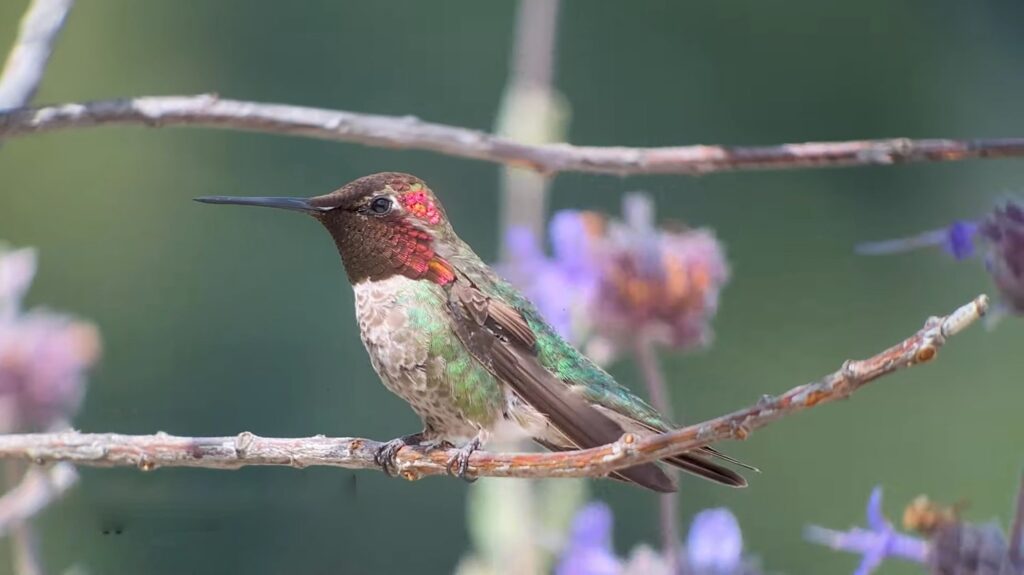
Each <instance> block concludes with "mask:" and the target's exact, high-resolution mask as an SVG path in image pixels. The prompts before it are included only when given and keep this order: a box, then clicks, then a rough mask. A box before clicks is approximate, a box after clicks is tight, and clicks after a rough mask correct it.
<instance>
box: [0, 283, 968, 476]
mask: <svg viewBox="0 0 1024 575" xmlns="http://www.w3.org/2000/svg"><path fill="white" fill-rule="evenodd" d="M987 307H988V300H987V298H986V297H985V296H979V297H978V298H977V299H975V300H974V301H972V302H970V303H968V304H966V305H964V306H962V307H961V308H959V309H957V310H956V311H954V312H953V313H952V314H950V315H948V316H946V317H942V318H931V319H929V320H928V321H927V322H926V323H925V326H924V327H923V328H922V329H920V330H919V331H918V332H917V333H915V334H914V335H912V336H910V337H909V338H907V339H905V340H903V341H901V342H900V343H898V344H896V345H894V346H892V347H890V348H889V349H887V350H885V351H882V352H880V353H878V354H876V355H874V356H872V357H870V358H868V359H864V360H859V361H847V362H846V363H845V364H843V367H842V368H841V369H840V370H839V371H836V372H835V373H832V374H830V375H828V376H826V377H824V378H822V379H821V380H819V381H816V382H813V383H809V384H806V385H801V386H798V387H795V388H793V389H791V390H789V391H787V392H786V393H784V394H782V395H779V396H777V397H770V396H764V397H762V398H761V400H760V401H758V402H757V403H756V404H755V405H753V406H750V407H747V408H745V409H741V410H739V411H735V412H733V413H730V414H728V415H723V416H721V417H717V418H715V419H711V420H708V421H705V422H703V423H698V424H696V425H691V426H689V427H685V428H682V429H678V430H675V431H671V432H667V433H662V434H659V435H651V436H647V437H642V438H638V437H633V436H631V435H628V434H627V435H626V436H623V437H622V438H621V439H620V440H619V441H617V442H615V443H612V444H609V445H604V446H601V447H596V448H593V449H586V450H580V451H567V452H562V453H486V452H477V453H474V454H473V455H472V457H471V458H470V467H469V474H470V475H472V476H492V477H597V476H602V475H606V474H608V473H609V472H611V471H614V470H616V469H622V468H624V467H630V466H632V465H637V464H640V463H646V462H651V461H656V460H658V459H662V458H665V457H668V456H672V455H677V454H679V453H682V452H684V451H689V450H692V449H695V448H697V447H700V446H703V445H708V444H710V443H714V442H716V441H721V440H724V439H743V438H745V437H747V435H749V434H750V432H751V431H753V430H754V429H757V428H759V427H762V426H764V425H767V424H768V423H771V422H772V421H775V420H776V419H780V418H782V417H784V416H787V415H791V414H793V413H796V412H798V411H803V410H805V409H809V408H811V407H814V406H816V405H821V404H823V403H827V402H830V401H835V400H837V399H842V398H845V397H847V396H849V395H850V394H852V393H853V392H854V391H856V390H857V389H859V388H861V387H863V386H864V385H866V384H868V383H870V382H872V381H874V380H876V379H878V378H879V377H882V376H884V375H887V374H890V373H893V372H895V371H897V370H899V369H902V368H904V367H910V366H914V365H917V364H919V363H923V362H926V361H929V360H931V359H932V358H934V357H935V354H936V353H937V351H938V348H939V347H941V346H942V345H943V344H944V343H945V341H946V338H948V337H951V336H953V335H955V334H957V333H959V332H960V331H961V330H963V329H965V328H966V327H968V326H969V325H971V324H972V323H974V322H975V321H976V320H977V319H978V318H979V317H981V316H982V315H983V314H984V313H985V311H986V309H987ZM380 446H381V444H380V443H378V442H375V441H370V440H368V439H357V438H356V439H354V438H327V437H323V436H317V437H310V438H302V439H272V438H263V437H258V436H256V435H253V434H251V433H248V432H246V433H242V434H239V435H238V436H237V437H176V436H172V435H167V434H165V433H158V434H156V435H142V436H131V435H116V434H83V433H77V432H66V433H48V434H47V433H44V434H35V435H33V434H26V435H7V436H0V458H22V459H29V460H31V461H35V462H37V463H46V462H50V461H69V462H71V463H75V464H79V465H93V466H137V467H139V468H140V469H143V470H150V469H154V468H156V467H206V468H214V469H236V468H239V467H243V466H247V465H286V466H291V467H306V466H310V465H329V466H336V467H346V468H350V469H371V468H377V465H376V464H375V463H374V454H375V453H376V450H377V448H379V447H380ZM452 454H453V452H451V451H447V450H443V449H435V450H425V449H420V448H414V447H405V448H402V450H401V451H399V453H398V457H397V468H398V470H399V472H400V473H401V474H402V476H404V477H406V478H407V479H416V478H419V477H422V476H425V475H439V474H443V473H445V472H446V464H447V461H448V458H449V457H450V456H451V455H452Z"/></svg>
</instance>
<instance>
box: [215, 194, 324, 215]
mask: <svg viewBox="0 0 1024 575" xmlns="http://www.w3.org/2000/svg"><path fill="white" fill-rule="evenodd" d="M195 201H197V202H200V203H203V204H236V205H239V206H262V207H265V208H280V209H282V210H292V211H295V212H305V213H307V214H318V213H322V212H328V211H330V208H321V207H319V206H314V205H313V204H311V203H309V200H308V199H306V198H283V197H281V198H253V197H246V196H203V197H201V198H195Z"/></svg>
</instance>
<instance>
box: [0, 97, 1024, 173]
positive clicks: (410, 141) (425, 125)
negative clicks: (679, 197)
mask: <svg viewBox="0 0 1024 575" xmlns="http://www.w3.org/2000/svg"><path fill="white" fill-rule="evenodd" d="M106 124H137V125H144V126H150V127H160V126H205V127H213V128H222V129H228V130H243V131H250V132H266V133H272V134H289V135H298V136H305V137H309V138H319V139H324V140H334V141H340V142H354V143H357V144H363V145H367V146H380V147H387V148H408V149H416V150H429V151H433V152H438V153H441V154H447V155H449V156H456V157H461V158H472V159H476V160H485V161H489V162H496V163H501V164H510V165H515V166H521V167H527V168H532V169H535V170H538V171H541V172H545V173H551V174H553V173H557V172H596V173H608V174H619V175H629V174H706V173H712V172H725V171H737V170H764V169H796V168H816V167H829V166H864V165H873V164H883V165H884V164H894V163H900V162H940V161H955V160H966V159H972V158H1003V157H1020V156H1024V138H1003V139H980V140H910V139H906V138H894V139H885V140H855V141H849V142H809V143H803V144H782V145H778V146H760V147H734V146H701V145H696V146H669V147H661V148H628V147H622V146H609V147H600V146H573V145H570V144H540V145H528V144H522V143H518V142H514V141H512V140H509V139H506V138H501V137H498V136H493V135H491V134H488V133H485V132H481V131H477V130H469V129H466V128H457V127H453V126H446V125H443V124H434V123H431V122H424V121H422V120H420V119H418V118H416V117H414V116H401V117H397V116H379V115H373V114H360V113H356V112H345V111H340V110H326V109H322V108H309V107H305V106H289V105H282V104H263V103H257V102H242V101H237V100H226V99H221V98H218V97H217V96H215V95H198V96H160V97H144V98H132V99H123V100H104V101H98V102H87V103H76V104H61V105H56V106H47V107H42V108H34V109H22V110H12V111H7V112H2V113H0V138H10V137H13V136H21V135H26V134H31V133H38V132H50V131H56V130H62V129H70V128H86V127H92V126H101V125H106Z"/></svg>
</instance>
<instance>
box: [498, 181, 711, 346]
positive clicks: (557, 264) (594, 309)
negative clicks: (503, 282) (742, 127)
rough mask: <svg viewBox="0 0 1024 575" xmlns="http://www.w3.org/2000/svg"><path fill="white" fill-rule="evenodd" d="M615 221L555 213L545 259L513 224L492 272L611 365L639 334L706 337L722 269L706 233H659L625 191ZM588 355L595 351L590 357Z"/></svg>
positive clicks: (645, 200) (682, 339)
mask: <svg viewBox="0 0 1024 575" xmlns="http://www.w3.org/2000/svg"><path fill="white" fill-rule="evenodd" d="M623 214H624V219H623V220H614V219H609V218H606V217H604V216H601V215H598V214H596V213H593V212H578V211H562V212H558V213H557V214H555V216H554V218H553V219H552V221H551V225H550V236H551V243H552V252H553V255H552V256H551V257H547V256H545V255H544V253H543V251H542V250H541V248H540V246H539V244H538V241H537V240H536V238H534V237H533V236H531V235H530V233H529V232H528V231H526V230H523V229H513V230H511V231H510V232H509V235H508V236H507V238H506V242H507V246H508V251H509V253H510V256H509V258H508V260H507V261H506V262H504V263H503V264H502V265H499V266H498V271H499V273H501V274H502V275H504V276H505V277H506V278H508V279H509V281H511V282H512V283H513V284H514V285H516V286H517V287H518V288H520V289H521V290H523V292H524V294H525V295H526V296H527V297H528V298H530V300H532V301H533V302H534V303H535V304H536V305H537V308H538V309H539V310H540V312H541V314H542V315H543V316H544V317H545V319H546V320H547V321H548V322H549V323H550V324H551V325H552V327H554V328H555V329H556V330H557V331H558V333H559V334H560V335H562V336H563V337H565V338H566V339H568V340H569V341H571V342H573V343H575V344H577V345H581V346H583V345H586V347H587V351H588V353H592V354H596V355H597V357H596V359H598V361H599V362H602V363H606V362H607V361H610V360H611V359H612V358H613V357H614V356H615V355H616V354H617V353H618V351H619V349H620V348H622V347H623V346H624V345H626V344H629V343H630V342H632V341H635V338H636V336H637V334H638V333H642V334H644V335H645V336H646V337H649V338H650V339H652V340H653V341H654V342H656V343H660V344H663V345H668V346H671V347H675V348H678V349H692V348H695V347H699V346H702V345H706V344H707V343H709V342H710V340H711V328H710V320H711V318H712V317H713V316H714V314H715V312H716V310H717V308H718V294H719V291H720V290H721V288H722V286H723V285H724V284H725V282H726V281H727V280H728V277H729V269H728V264H727V263H726V261H725V256H724V254H723V251H722V248H721V246H720V244H719V243H718V241H717V239H715V236H714V234H713V233H712V232H711V231H710V230H706V229H689V228H682V229H678V230H667V229H659V228H656V227H655V225H654V205H653V203H652V202H651V200H650V198H649V197H648V196H646V195H644V194H638V193H637V194H629V195H627V196H626V198H625V200H624V202H623ZM595 352H596V353H595Z"/></svg>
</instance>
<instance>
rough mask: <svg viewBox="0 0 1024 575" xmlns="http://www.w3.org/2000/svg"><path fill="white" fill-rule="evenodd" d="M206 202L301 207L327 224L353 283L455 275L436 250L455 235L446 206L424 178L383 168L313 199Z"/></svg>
mask: <svg viewBox="0 0 1024 575" xmlns="http://www.w3.org/2000/svg"><path fill="white" fill-rule="evenodd" d="M196 201H199V202H203V203H209V204H240V205H250V206H264V207H271V208H282V209H286V210H293V211H299V212H305V213H307V214H309V215H311V216H313V217H314V218H315V219H316V220H317V221H319V222H320V223H321V224H323V225H324V227H325V228H327V231H328V232H330V234H331V237H332V238H334V243H335V245H336V246H337V247H338V251H339V252H340V253H341V259H342V262H343V263H344V264H345V271H346V272H347V273H348V277H349V281H351V282H352V283H353V284H357V283H360V282H362V281H366V280H371V281H375V280H381V279H387V278H389V277H392V276H395V275H404V276H407V277H411V278H413V279H425V280H430V281H435V282H437V283H441V284H445V283H448V282H450V281H452V280H453V279H454V277H455V276H454V272H453V271H452V268H451V266H450V265H449V264H448V262H447V261H446V260H445V259H444V257H443V256H442V255H440V254H439V253H438V252H439V251H441V252H444V251H446V250H445V249H444V244H445V243H446V242H450V241H452V240H453V239H454V237H455V235H454V232H453V231H452V228H451V225H450V224H449V223H448V218H447V216H446V215H445V212H444V207H443V206H441V203H440V202H439V201H438V200H437V197H436V196H434V193H433V192H432V191H430V188H428V187H427V185H426V184H425V183H424V182H423V180H421V179H419V178H417V177H416V176H412V175H409V174H402V173H397V172H384V173H380V174H372V175H369V176H364V177H362V178H359V179H358V180H355V181H352V182H349V183H348V184H345V185H344V186H342V187H341V188H338V189H337V190H335V191H333V192H331V193H329V194H324V195H322V196H316V197H312V198H289V197H273V198H266V197H259V198H256V197H233V196H211V197H203V198H196Z"/></svg>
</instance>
